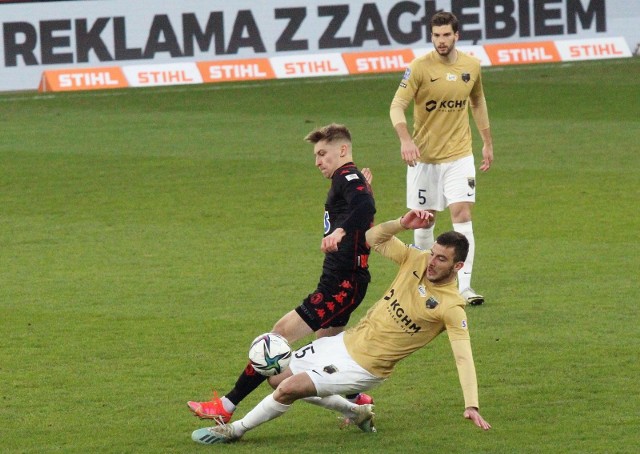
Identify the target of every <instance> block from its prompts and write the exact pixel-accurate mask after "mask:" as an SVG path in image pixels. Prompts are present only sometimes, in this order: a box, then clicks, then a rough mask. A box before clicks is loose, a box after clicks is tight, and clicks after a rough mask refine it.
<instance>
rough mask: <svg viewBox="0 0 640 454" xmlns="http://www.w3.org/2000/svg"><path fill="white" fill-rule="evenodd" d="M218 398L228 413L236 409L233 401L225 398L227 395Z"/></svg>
mask: <svg viewBox="0 0 640 454" xmlns="http://www.w3.org/2000/svg"><path fill="white" fill-rule="evenodd" d="M220 400H221V401H222V407H223V408H224V409H225V410H226V411H228V412H229V413H233V412H234V411H236V406H235V405H234V404H233V402H231V401H230V400H229V399H227V396H222V397H221V398H220Z"/></svg>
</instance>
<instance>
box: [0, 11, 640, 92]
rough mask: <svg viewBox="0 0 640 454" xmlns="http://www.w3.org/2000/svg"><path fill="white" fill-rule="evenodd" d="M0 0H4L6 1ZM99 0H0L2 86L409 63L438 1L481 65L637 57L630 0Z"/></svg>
mask: <svg viewBox="0 0 640 454" xmlns="http://www.w3.org/2000/svg"><path fill="white" fill-rule="evenodd" d="M0 1H1V0H0ZM291 5H292V3H291V2H290V1H289V0H272V1H270V2H255V1H252V0H236V1H234V2H229V1H226V0H219V1H215V0H214V1H207V2H204V1H199V0H166V1H164V2H157V1H156V0H137V1H136V2H131V1H130V0H102V1H57V2H55V1H54V2H51V1H49V2H28V3H25V2H21V3H20V4H19V5H18V4H11V3H4V2H1V3H0V26H1V27H2V33H1V36H0V39H1V40H2V41H1V43H0V61H1V62H2V64H1V66H0V73H1V74H0V91H9V90H30V89H35V88H37V87H39V88H40V89H41V90H43V91H44V90H85V89H103V88H116V87H123V86H154V85H173V84H185V83H210V82H222V81H232V80H254V79H269V78H287V77H313V76H326V75H346V74H360V73H370V72H387V71H401V70H402V69H403V68H404V66H406V64H407V63H408V62H409V61H410V60H411V59H412V58H413V57H414V56H415V55H418V54H422V53H424V52H427V51H429V50H431V48H432V47H431V44H430V41H429V33H428V21H429V18H430V17H431V15H432V14H433V13H434V12H435V11H436V10H439V9H445V10H451V11H453V12H454V13H455V14H456V15H457V16H458V18H459V19H460V23H461V33H460V34H461V36H460V43H459V45H460V47H461V48H462V49H463V50H467V51H469V52H471V53H473V54H474V55H476V56H477V57H478V58H480V60H481V61H482V64H483V65H485V66H486V65H502V64H522V63H538V62H552V61H567V60H584V59H595V58H619V57H625V56H631V54H632V50H633V49H635V48H636V46H637V45H638V43H640V29H639V28H638V27H637V24H638V23H640V2H639V1H633V2H629V1H626V0H425V1H384V2H373V1H362V0H360V1H355V0H353V1H348V0H342V1H341V0H308V1H306V2H304V3H301V4H300V5H299V6H291Z"/></svg>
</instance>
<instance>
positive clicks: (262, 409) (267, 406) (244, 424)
mask: <svg viewBox="0 0 640 454" xmlns="http://www.w3.org/2000/svg"><path fill="white" fill-rule="evenodd" d="M290 407H291V405H285V404H281V403H280V402H276V400H275V399H274V398H273V393H271V394H269V395H268V396H267V397H265V398H264V399H262V401H261V402H260V403H259V404H258V405H256V406H255V407H253V409H252V410H251V411H250V412H249V413H247V414H246V415H245V417H244V418H242V419H240V420H238V421H234V422H232V423H231V425H232V426H233V429H234V431H235V433H236V435H238V436H242V435H243V434H244V433H245V432H246V431H248V430H251V429H254V428H256V427H258V426H259V425H260V424H263V423H265V422H267V421H271V420H272V419H276V418H277V417H278V416H282V415H283V414H284V413H285V412H286V411H287V410H289V408H290Z"/></svg>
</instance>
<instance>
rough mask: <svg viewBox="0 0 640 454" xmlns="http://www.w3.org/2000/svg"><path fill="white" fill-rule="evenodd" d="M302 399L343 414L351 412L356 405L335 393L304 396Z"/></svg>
mask: <svg viewBox="0 0 640 454" xmlns="http://www.w3.org/2000/svg"><path fill="white" fill-rule="evenodd" d="M302 400H304V401H305V402H308V403H310V404H313V405H317V406H318V407H322V408H326V409H328V410H334V411H338V412H340V413H342V414H343V415H346V414H351V412H352V410H353V409H354V408H355V407H357V405H356V404H354V403H352V402H349V401H348V400H347V399H345V398H344V397H342V396H337V395H333V396H327V397H305V398H304V399H302Z"/></svg>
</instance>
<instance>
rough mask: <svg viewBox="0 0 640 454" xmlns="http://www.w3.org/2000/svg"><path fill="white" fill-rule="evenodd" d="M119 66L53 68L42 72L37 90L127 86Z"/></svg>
mask: <svg viewBox="0 0 640 454" xmlns="http://www.w3.org/2000/svg"><path fill="white" fill-rule="evenodd" d="M128 86H129V84H128V83H127V79H126V77H125V76H124V73H123V72H122V68H120V67H119V66H110V67H103V68H82V69H53V70H47V71H44V72H43V73H42V79H41V80H40V86H39V87H38V91H39V92H46V91H76V90H103V89H106V88H124V87H128Z"/></svg>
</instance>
